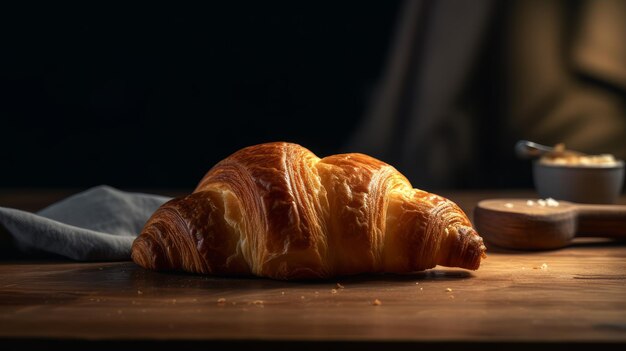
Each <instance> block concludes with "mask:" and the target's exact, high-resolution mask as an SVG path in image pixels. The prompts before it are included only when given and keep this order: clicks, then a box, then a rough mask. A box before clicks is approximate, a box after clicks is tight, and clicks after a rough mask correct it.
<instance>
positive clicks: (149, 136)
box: [0, 0, 626, 190]
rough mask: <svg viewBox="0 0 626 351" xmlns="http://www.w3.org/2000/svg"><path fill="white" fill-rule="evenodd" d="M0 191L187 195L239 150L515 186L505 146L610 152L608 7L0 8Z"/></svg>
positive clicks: (618, 126) (620, 135)
mask: <svg viewBox="0 0 626 351" xmlns="http://www.w3.org/2000/svg"><path fill="white" fill-rule="evenodd" d="M0 16H2V18H1V19H0V26H1V28H0V33H1V34H0V36H1V39H2V55H0V95H1V99H0V119H1V125H0V150H2V151H1V152H2V154H1V155H2V156H1V159H0V161H1V164H0V167H1V168H0V169H1V172H0V188H2V187H4V188H6V187H86V186H92V185H96V184H103V183H104V184H110V185H113V186H118V187H143V188H150V187H167V188H177V187H185V188H191V187H193V186H195V184H196V183H197V181H198V180H199V179H200V178H201V177H202V175H203V174H204V173H205V172H206V171H207V170H208V169H209V168H210V167H211V166H212V165H213V164H215V163H216V162H218V161H219V160H221V159H222V158H224V157H226V156H227V155H229V154H230V153H232V152H234V151H236V150H237V149H239V148H241V147H244V146H248V145H251V144H256V143H261V142H267V141H275V140H285V141H292V142H297V143H300V144H302V145H304V146H306V147H308V148H309V149H311V150H312V151H313V152H315V153H317V154H318V155H320V156H324V155H328V154H332V153H337V152H355V151H356V152H365V153H368V154H371V155H373V156H375V157H378V158H380V159H382V160H383V161H386V162H388V163H390V164H392V165H394V166H395V167H397V168H398V169H399V170H400V171H402V172H403V173H405V174H406V175H407V176H408V177H409V179H410V180H411V181H412V182H413V184H414V186H416V187H419V188H423V189H427V190H431V189H438V188H494V187H495V188H512V187H531V186H532V179H531V172H530V169H531V168H530V164H529V162H528V161H520V160H517V159H516V158H515V155H514V153H513V145H514V143H515V141H517V140H518V139H522V138H524V139H530V140H533V141H535V142H539V143H545V144H556V143H559V142H565V143H566V144H567V146H569V147H572V148H575V149H578V150H580V151H584V152H589V153H599V152H609V153H614V154H616V155H617V156H618V157H622V158H624V157H626V41H625V40H624V38H626V1H621V0H572V1H565V0H521V1H520V0H511V1H492V0H475V1H464V0H436V1H435V0H406V1H380V2H378V1H376V2H361V1H359V2H343V1H342V2H321V3H320V2H262V3H261V2H253V1H248V2H237V3H233V2H227V3H206V4H201V5H197V4H196V5H181V4H174V3H171V4H168V5H120V6H112V5H107V4H99V5H94V4H88V5H80V6H75V5H74V6H67V7H59V6H58V5H54V6H51V7H33V6H30V7H26V8H4V9H3V10H2V11H0Z"/></svg>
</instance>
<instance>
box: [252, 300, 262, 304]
mask: <svg viewBox="0 0 626 351" xmlns="http://www.w3.org/2000/svg"><path fill="white" fill-rule="evenodd" d="M252 303H253V304H255V305H262V304H263V303H264V302H263V300H254V301H252Z"/></svg>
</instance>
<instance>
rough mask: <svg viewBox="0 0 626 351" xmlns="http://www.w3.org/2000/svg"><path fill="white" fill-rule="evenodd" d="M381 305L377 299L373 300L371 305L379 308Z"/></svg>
mask: <svg viewBox="0 0 626 351" xmlns="http://www.w3.org/2000/svg"><path fill="white" fill-rule="evenodd" d="M382 304H383V303H382V302H381V301H380V300H379V299H374V301H372V305H374V306H380V305H382Z"/></svg>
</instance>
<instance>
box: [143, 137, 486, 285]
mask: <svg viewBox="0 0 626 351" xmlns="http://www.w3.org/2000/svg"><path fill="white" fill-rule="evenodd" d="M484 257H485V246H484V245H483V240H482V238H481V237H480V236H479V235H478V234H477V233H476V231H475V230H474V229H473V228H472V226H471V223H470V221H469V219H468V218H467V216H466V215H465V214H464V213H463V211H462V210H461V209H460V208H459V207H458V206H457V205H456V204H454V203H453V202H452V201H450V200H447V199H445V198H443V197H441V196H438V195H435V194H431V193H428V192H425V191H422V190H418V189H413V187H412V186H411V184H410V183H409V181H408V180H407V179H406V178H405V177H404V176H403V175H402V174H401V173H399V172H398V171H397V170H396V169H395V168H393V167H392V166H390V165H388V164H386V163H384V162H382V161H379V160H377V159H375V158H372V157H370V156H367V155H363V154H358V153H350V154H340V155H333V156H328V157H325V158H323V159H320V158H318V157H317V156H316V155H315V154H313V153H312V152H311V151H309V150H308V149H306V148H304V147H302V146H300V145H297V144H291V143H284V142H277V143H267V144H261V145H256V146H250V147H246V148H244V149H241V150H239V151H237V152H235V153H234V154H233V155H231V156H229V157H228V158H226V159H224V160H222V161H221V162H219V163H218V164H216V165H215V166H214V167H213V168H212V169H211V170H209V172H208V173H207V174H206V175H205V176H204V178H203V179H202V180H201V181H200V183H199V184H198V186H197V188H196V189H195V190H194V192H193V193H192V194H191V195H188V196H184V197H180V198H176V199H173V200H171V201H169V202H167V203H165V204H163V205H162V206H161V207H160V208H159V209H158V210H157V211H156V212H155V213H154V214H153V215H152V217H151V218H150V219H149V220H148V222H147V223H146V225H145V227H144V228H143V230H142V232H141V234H140V236H139V237H138V238H137V239H136V240H135V241H134V243H133V246H132V258H133V260H134V261H135V262H136V263H137V264H139V265H140V266H143V267H145V268H149V269H153V270H184V271H188V272H195V273H203V274H213V275H223V276H245V275H256V276H261V277H269V278H274V279H317V278H330V277H334V276H345V275H352V274H359V273H376V272H390V273H406V272H414V271H420V270H424V269H428V268H432V267H434V266H436V265H443V266H451V267H462V268H467V269H478V267H479V265H480V261H481V259H482V258H484Z"/></svg>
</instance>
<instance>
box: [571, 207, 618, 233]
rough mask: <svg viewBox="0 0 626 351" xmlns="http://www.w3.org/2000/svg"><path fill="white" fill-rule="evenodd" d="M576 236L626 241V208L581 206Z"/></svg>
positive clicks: (578, 208) (578, 209)
mask: <svg viewBox="0 0 626 351" xmlns="http://www.w3.org/2000/svg"><path fill="white" fill-rule="evenodd" d="M577 212H578V230H577V231H576V236H594V237H607V238H624V239H626V206H617V205H579V206H577Z"/></svg>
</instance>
